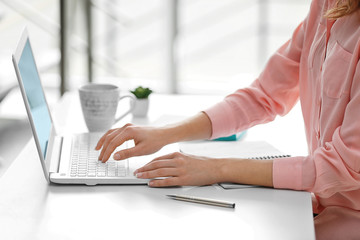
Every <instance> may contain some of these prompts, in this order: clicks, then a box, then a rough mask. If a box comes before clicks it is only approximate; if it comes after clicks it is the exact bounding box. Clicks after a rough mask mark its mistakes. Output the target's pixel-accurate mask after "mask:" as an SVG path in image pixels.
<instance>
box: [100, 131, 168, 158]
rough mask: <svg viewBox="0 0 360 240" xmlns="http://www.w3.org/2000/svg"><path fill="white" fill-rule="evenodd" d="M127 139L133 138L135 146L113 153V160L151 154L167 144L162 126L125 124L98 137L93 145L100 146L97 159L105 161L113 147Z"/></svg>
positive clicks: (113, 149)
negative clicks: (97, 140)
mask: <svg viewBox="0 0 360 240" xmlns="http://www.w3.org/2000/svg"><path fill="white" fill-rule="evenodd" d="M128 140H134V143H135V146H134V147H132V148H128V149H124V150H121V151H119V152H116V153H115V154H114V159H115V160H123V159H126V158H130V157H134V156H140V155H147V154H151V153H154V152H157V151H158V150H160V149H161V148H162V147H163V146H165V145H166V144H167V142H166V140H167V137H166V134H165V131H164V129H162V128H155V127H140V126H134V125H132V124H126V125H125V126H123V127H122V128H117V129H111V130H109V131H108V132H107V133H105V134H104V135H103V136H102V137H101V138H100V140H99V142H98V143H97V145H96V147H95V149H96V150H100V149H101V148H102V150H101V153H100V155H99V160H100V161H102V162H106V161H107V160H108V159H109V157H110V156H111V154H112V153H113V152H114V151H115V149H116V148H117V147H118V146H120V145H122V144H123V143H124V142H125V141H128Z"/></svg>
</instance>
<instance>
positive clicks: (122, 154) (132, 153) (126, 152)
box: [114, 146, 141, 160]
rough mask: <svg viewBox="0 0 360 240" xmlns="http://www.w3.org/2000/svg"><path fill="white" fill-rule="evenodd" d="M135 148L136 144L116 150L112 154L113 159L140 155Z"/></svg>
mask: <svg viewBox="0 0 360 240" xmlns="http://www.w3.org/2000/svg"><path fill="white" fill-rule="evenodd" d="M136 149H137V146H135V147H132V148H127V149H124V150H121V151H118V152H116V153H115V154H114V159H115V160H124V159H127V158H131V157H135V156H139V155H141V154H139V153H138V152H137V151H136Z"/></svg>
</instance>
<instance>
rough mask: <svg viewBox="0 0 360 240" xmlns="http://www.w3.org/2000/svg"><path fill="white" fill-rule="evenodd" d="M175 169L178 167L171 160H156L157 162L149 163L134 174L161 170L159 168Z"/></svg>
mask: <svg viewBox="0 0 360 240" xmlns="http://www.w3.org/2000/svg"><path fill="white" fill-rule="evenodd" d="M174 167H176V164H175V163H174V162H173V161H171V160H170V159H166V160H156V161H155V160H152V161H151V162H149V163H147V164H146V165H144V166H143V167H141V168H139V169H137V170H135V172H134V174H137V173H141V172H146V171H151V170H154V169H159V168H174Z"/></svg>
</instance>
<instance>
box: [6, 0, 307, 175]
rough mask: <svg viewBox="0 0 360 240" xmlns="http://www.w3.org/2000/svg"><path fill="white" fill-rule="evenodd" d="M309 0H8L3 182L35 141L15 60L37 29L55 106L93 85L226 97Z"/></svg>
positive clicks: (35, 40) (38, 51)
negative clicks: (25, 34) (22, 40)
mask: <svg viewBox="0 0 360 240" xmlns="http://www.w3.org/2000/svg"><path fill="white" fill-rule="evenodd" d="M310 2H311V1H310V0H0V36H1V37H0V66H1V67H0V69H1V71H0V176H1V175H2V174H3V173H4V172H5V170H6V169H7V167H8V166H9V164H10V163H11V161H12V160H13V159H14V158H15V157H16V156H17V154H18V152H19V151H20V150H21V149H22V147H23V146H24V145H25V144H26V142H27V141H28V140H29V139H30V137H31V133H30V128H29V126H28V123H27V119H26V113H25V108H24V107H23V103H22V100H21V97H20V92H19V90H18V88H16V87H15V88H14V86H16V84H17V80H16V76H15V72H14V69H13V66H12V62H11V54H12V53H13V51H14V50H15V48H16V44H17V41H18V39H19V37H20V35H21V32H22V30H23V29H24V27H25V26H26V27H27V28H28V31H29V35H30V39H31V41H32V47H33V50H34V54H35V57H36V61H37V64H38V68H39V71H40V75H41V80H42V83H43V86H44V87H45V91H46V95H47V98H48V99H49V103H50V105H52V104H54V103H56V102H57V101H58V100H59V99H60V97H61V95H62V94H63V93H64V92H66V91H71V90H76V89H77V88H78V87H79V86H80V85H82V84H84V83H86V82H89V81H90V82H111V83H114V84H117V85H118V86H120V88H121V89H122V90H123V91H128V90H130V89H133V88H135V87H136V86H138V85H143V86H146V87H150V88H152V89H153V90H154V92H156V93H172V94H217V95H219V94H220V95H226V94H229V93H231V92H233V91H235V90H236V89H237V88H240V87H244V86H247V85H249V84H250V83H251V82H252V81H253V80H254V79H255V78H256V76H257V75H258V74H259V73H260V72H261V69H262V68H263V67H264V65H265V63H266V61H267V59H268V58H269V56H271V54H272V53H273V52H274V51H276V49H277V48H278V47H280V46H281V45H282V44H283V43H284V42H285V41H287V40H288V39H289V38H290V37H291V34H292V31H293V30H294V29H295V27H296V26H297V25H298V24H299V23H300V22H301V21H302V20H303V19H304V18H305V17H306V14H307V11H308V9H309V7H310Z"/></svg>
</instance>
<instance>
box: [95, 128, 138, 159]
mask: <svg viewBox="0 0 360 240" xmlns="http://www.w3.org/2000/svg"><path fill="white" fill-rule="evenodd" d="M130 139H131V136H129V135H127V134H121V135H117V136H116V137H115V138H113V139H112V140H111V141H110V142H109V143H108V144H107V145H106V148H105V147H103V150H102V151H103V155H102V156H99V159H101V161H102V162H106V161H107V160H108V159H109V157H110V156H111V154H112V153H113V152H114V150H115V149H116V148H117V147H118V146H120V145H122V144H123V143H124V142H126V141H127V140H130ZM100 157H101V158H100Z"/></svg>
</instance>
